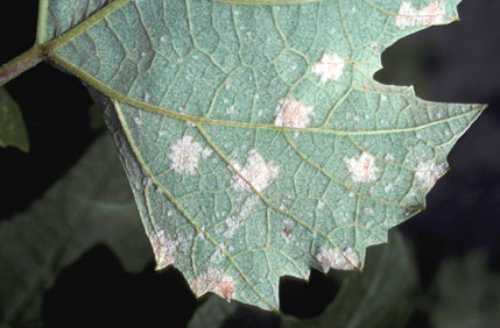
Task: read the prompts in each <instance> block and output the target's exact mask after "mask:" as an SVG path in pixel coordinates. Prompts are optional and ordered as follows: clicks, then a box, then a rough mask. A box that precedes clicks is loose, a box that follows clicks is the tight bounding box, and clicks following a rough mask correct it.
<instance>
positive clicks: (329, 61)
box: [311, 54, 345, 83]
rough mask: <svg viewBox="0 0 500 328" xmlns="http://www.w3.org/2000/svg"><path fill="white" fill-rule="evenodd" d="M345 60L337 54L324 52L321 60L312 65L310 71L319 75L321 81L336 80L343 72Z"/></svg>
mask: <svg viewBox="0 0 500 328" xmlns="http://www.w3.org/2000/svg"><path fill="white" fill-rule="evenodd" d="M344 66H345V61H344V60H343V59H342V58H340V57H339V56H338V55H337V54H333V55H327V54H324V55H323V57H321V60H320V61H319V62H317V63H315V64H314V65H313V67H312V68H311V71H312V72H313V73H314V74H318V75H319V76H321V82H323V83H325V82H327V81H336V80H338V79H339V78H340V77H341V76H342V73H343V72H344Z"/></svg>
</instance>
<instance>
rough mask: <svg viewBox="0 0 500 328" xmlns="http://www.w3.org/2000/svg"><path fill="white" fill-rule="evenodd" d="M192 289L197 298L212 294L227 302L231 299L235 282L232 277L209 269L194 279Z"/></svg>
mask: <svg viewBox="0 0 500 328" xmlns="http://www.w3.org/2000/svg"><path fill="white" fill-rule="evenodd" d="M194 287H195V290H196V294H197V295H198V296H201V295H203V294H205V293H207V292H213V293H215V294H217V295H219V296H221V297H223V298H225V299H226V300H227V301H228V302H229V301H231V299H232V298H233V294H234V290H235V281H234V279H233V277H230V276H227V275H224V274H223V273H222V272H220V271H218V270H215V269H213V268H210V267H209V268H208V269H207V270H206V271H205V272H204V273H203V274H201V275H200V276H199V277H197V278H196V281H195V282H194Z"/></svg>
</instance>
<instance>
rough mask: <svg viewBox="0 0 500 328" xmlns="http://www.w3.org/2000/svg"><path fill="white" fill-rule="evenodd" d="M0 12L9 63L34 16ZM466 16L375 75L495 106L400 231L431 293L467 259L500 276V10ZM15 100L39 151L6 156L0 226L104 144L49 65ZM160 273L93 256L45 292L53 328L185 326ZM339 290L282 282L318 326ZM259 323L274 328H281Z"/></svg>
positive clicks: (468, 4) (470, 9) (31, 6)
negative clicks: (448, 263)
mask: <svg viewBox="0 0 500 328" xmlns="http://www.w3.org/2000/svg"><path fill="white" fill-rule="evenodd" d="M0 8H1V13H2V15H1V16H2V17H3V18H2V19H0V31H1V34H0V35H1V38H0V63H4V62H6V61H8V60H9V59H11V58H13V57H15V56H17V55H18V54H20V53H22V52H24V51H25V50H27V49H29V48H30V46H31V45H32V43H33V42H34V38H35V31H36V19H37V17H36V16H37V5H36V1H9V2H6V3H2V6H1V7H0ZM459 13H460V17H461V21H460V22H458V23H454V24H451V25H447V26H440V27H432V28H429V29H427V30H425V31H422V32H419V33H417V34H415V35H412V36H410V37H407V38H405V39H403V40H401V41H399V42H398V43H396V44H395V45H394V46H393V47H391V48H390V49H389V50H387V51H386V52H385V53H384V56H383V63H384V67H385V68H384V69H383V70H382V71H381V72H379V73H377V75H376V78H377V79H379V80H380V81H382V82H384V83H390V84H398V85H415V88H416V92H417V94H418V95H419V96H420V97H422V98H425V99H429V100H434V101H447V102H465V103H488V104H489V108H488V109H487V110H486V111H485V112H484V114H483V115H482V116H481V117H480V118H479V120H478V121H477V122H476V123H475V124H474V125H473V126H472V128H471V129H470V130H469V131H468V132H467V133H466V134H465V135H464V137H463V138H462V139H461V140H460V141H459V142H458V143H457V145H456V146H455V148H454V149H453V151H452V152H451V154H450V156H449V162H450V165H451V168H452V170H451V171H450V172H449V173H448V174H447V175H446V176H445V177H444V178H443V179H441V180H440V181H439V182H438V184H437V185H436V187H435V188H434V189H433V190H432V192H431V193H430V194H429V197H428V208H427V210H426V211H425V212H423V213H422V214H419V215H418V216H417V217H415V218H413V219H411V220H409V221H407V222H406V223H404V224H402V225H401V226H400V230H401V231H402V232H403V233H404V234H405V236H407V237H408V239H410V240H411V241H412V243H413V245H414V249H415V254H416V257H417V261H418V267H419V273H420V277H421V284H422V290H423V291H425V290H426V289H429V288H430V285H431V283H432V281H433V277H434V276H435V274H436V271H437V270H438V268H439V265H440V263H442V261H443V260H444V259H447V258H451V257H463V256H464V255H465V254H466V253H468V252H469V251H471V250H476V249H483V250H485V251H486V252H487V254H488V264H489V266H490V269H491V270H492V271H495V272H500V220H499V219H500V18H499V17H500V1H498V0H464V1H463V4H461V5H460V6H459ZM7 16H8V18H9V19H6V18H7ZM7 89H8V91H9V92H10V93H11V95H12V96H13V97H14V98H15V99H16V100H17V101H18V103H19V104H20V106H21V108H22V110H23V116H24V118H25V120H26V124H27V128H28V133H29V136H30V143H31V151H30V153H29V154H24V153H22V152H20V151H18V150H16V149H13V148H8V149H0V181H2V182H1V185H0V199H1V200H2V201H1V206H0V220H8V219H9V217H11V216H12V215H13V214H14V213H16V212H19V211H22V210H24V209H25V208H26V207H27V206H29V204H30V203H32V202H33V201H34V200H35V199H37V198H38V197H40V196H41V194H42V193H43V192H44V190H46V189H47V188H48V187H50V186H51V185H52V184H53V183H54V182H55V181H56V180H57V179H58V178H59V177H60V176H61V175H63V174H64V173H65V172H66V171H67V170H69V169H70V168H71V166H72V165H73V164H75V163H76V161H77V160H78V159H79V157H80V156H81V155H82V153H83V151H84V150H85V149H86V147H87V146H88V145H89V144H90V143H91V142H92V140H93V139H94V138H95V137H96V135H97V132H96V131H95V130H94V129H92V128H91V127H90V126H91V125H90V122H91V117H90V115H89V110H88V108H89V106H90V105H91V104H92V101H91V99H90V97H89V95H88V93H87V91H86V89H85V88H84V87H83V85H81V83H80V82H78V81H77V80H76V79H75V78H73V77H70V76H68V75H65V74H63V73H61V72H60V71H58V70H55V69H54V68H53V67H51V66H50V65H48V64H40V65H39V66H37V67H36V68H35V69H33V70H31V71H28V72H27V73H25V74H24V75H22V76H21V77H20V78H18V79H16V80H14V81H12V82H11V83H9V84H8V85H7ZM153 267H154V266H153V263H151V265H150V266H149V267H148V268H147V269H146V270H145V271H144V272H143V273H142V274H140V275H131V274H128V273H126V272H125V271H124V270H123V269H122V267H121V265H120V262H119V260H118V259H117V258H116V257H115V256H114V254H113V253H112V252H111V251H110V250H109V249H107V248H106V247H104V246H97V247H96V248H94V249H92V250H91V251H90V252H88V253H86V254H85V255H84V256H83V257H82V258H81V259H80V260H79V261H78V262H77V263H75V264H74V265H72V266H70V267H68V268H66V269H65V270H64V271H63V272H62V274H61V275H60V276H59V278H58V279H57V281H56V283H55V285H54V286H53V287H52V288H51V289H50V290H48V291H47V292H46V293H45V297H44V305H43V320H44V322H45V325H46V326H47V327H59V326H61V327H63V326H64V327H67V326H72V327H74V326H75V325H77V326H80V325H81V326H87V327H95V326H97V323H99V325H103V326H106V323H107V324H108V326H112V327H118V326H121V325H122V324H131V323H132V322H134V323H136V324H139V325H140V327H150V326H153V324H154V325H155V326H158V325H159V324H161V325H162V326H168V327H184V326H185V325H186V323H187V321H188V320H189V318H190V316H191V315H192V313H193V311H194V310H195V308H196V306H198V304H199V303H198V302H197V301H196V300H195V298H194V296H193V295H192V294H191V292H190V291H189V289H188V287H187V285H186V283H185V282H184V279H183V278H182V276H181V275H180V274H179V273H178V272H177V271H176V270H172V269H170V270H167V271H166V272H164V273H161V274H158V273H155V272H154V271H153ZM457 274H459V273H457ZM336 291H337V286H336V284H335V283H334V282H333V281H331V280H329V279H327V278H325V277H324V276H323V275H322V274H320V273H318V272H315V271H313V273H312V278H311V281H310V282H309V284H307V283H305V282H300V281H296V280H287V279H282V284H281V287H280V296H281V300H282V304H281V307H282V309H283V311H284V312H286V313H292V314H295V315H297V316H300V317H313V316H316V315H318V314H319V313H321V311H322V310H323V309H324V307H325V306H326V305H327V304H328V303H329V302H330V301H331V300H332V299H333V297H334V296H335V293H336ZM464 297H466V295H464ZM249 316H251V315H250V314H249ZM240 319H241V320H242V321H240V322H238V324H237V325H236V324H235V326H238V327H244V326H245V322H247V324H248V325H249V326H250V324H249V323H248V318H244V316H243V318H240ZM75 320H76V321H75ZM167 322H168V324H166V323H167ZM260 322H261V325H262V326H263V325H264V322H266V325H265V326H266V327H267V326H272V325H273V324H275V323H276V321H275V320H274V319H265V320H264V321H260ZM252 325H253V327H258V325H255V323H253V324H252ZM408 327H419V328H425V327H428V317H427V315H426V314H425V313H424V312H423V311H420V310H417V311H416V312H415V314H414V315H413V316H412V318H411V320H410V323H409V324H408ZM479 328H480V327H479Z"/></svg>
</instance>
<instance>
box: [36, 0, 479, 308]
mask: <svg viewBox="0 0 500 328" xmlns="http://www.w3.org/2000/svg"><path fill="white" fill-rule="evenodd" d="M458 2H459V0H448V1H429V0H421V1H418V0H412V1H404V2H401V1H396V0H349V1H346V0H324V1H319V2H309V3H304V4H297V5H284V6H260V5H234V4H230V3H221V2H216V1H210V0H186V1H178V0H175V1H174V0H135V1H134V0H128V1H127V0H115V1H112V2H109V1H104V0H101V1H90V0H89V1H87V0H71V1H62V0H49V1H48V3H47V6H46V10H47V12H48V13H49V14H47V15H41V17H46V19H45V20H41V22H40V27H39V29H40V31H41V33H39V35H42V36H43V38H42V39H41V40H38V41H39V42H45V41H48V40H51V39H54V38H56V37H58V36H60V38H59V39H56V40H55V41H54V42H55V43H54V47H53V51H52V53H51V55H50V59H51V60H52V62H54V63H55V64H57V65H59V66H61V67H62V68H63V69H64V70H66V71H69V72H71V73H73V74H75V75H76V76H77V77H79V78H80V79H82V80H83V81H84V82H85V83H86V84H87V85H89V86H90V88H91V91H92V94H93V96H94V98H95V99H96V100H97V101H98V102H99V103H100V104H101V106H103V107H105V108H106V117H107V122H108V125H109V127H110V129H111V130H112V132H113V136H114V138H115V142H116V144H117V146H118V149H119V151H120V154H121V157H122V162H123V163H124V166H125V168H126V171H127V174H128V177H129V181H130V183H131V185H132V188H133V191H134V194H135V198H136V202H137V205H138V207H139V211H140V213H141V217H142V220H143V223H144V226H145V227H146V231H147V234H148V236H149V238H150V240H151V243H152V245H153V248H154V250H155V253H156V256H157V262H158V269H162V268H164V267H166V266H168V265H171V264H173V265H174V266H175V267H177V268H178V269H179V270H180V271H181V272H182V273H183V274H184V276H185V277H186V279H187V281H188V282H189V284H190V285H191V288H192V289H193V291H194V292H195V293H196V295H203V294H204V293H206V292H215V293H217V294H219V295H221V296H223V297H226V298H228V299H236V300H240V301H242V302H245V303H248V304H251V305H256V306H260V307H262V308H265V309H277V308H278V304H279V300H278V284H279V278H280V277H281V276H283V275H290V276H295V277H301V278H304V279H307V277H308V275H309V269H310V266H313V267H316V268H319V269H322V270H328V269H330V268H334V269H355V268H362V267H363V262H364V257H365V250H366V248H367V247H368V246H370V245H374V244H378V243H382V242H385V241H386V240H387V231H388V229H390V228H391V227H393V226H395V225H397V224H399V223H401V222H403V221H404V220H406V219H408V218H409V217H410V216H412V215H414V214H416V213H417V212H419V211H420V210H421V209H423V208H424V207H425V195H426V194H427V193H428V191H429V190H430V189H431V187H432V186H433V185H434V183H435V182H436V180H437V179H438V178H440V177H441V176H442V175H443V174H444V173H445V171H446V170H447V162H446V156H447V154H448V153H449V151H450V149H451V147H452V146H453V145H454V144H455V142H456V141H457V139H458V138H459V137H460V136H461V135H462V134H463V133H464V132H465V131H466V130H467V128H468V127H469V126H470V125H471V124H472V122H473V121H474V120H475V119H476V118H477V117H478V116H479V114H480V113H481V111H482V110H483V109H484V106H480V105H469V104H444V103H434V102H429V101H424V100H421V99H419V98H418V97H416V96H415V94H414V92H413V89H412V88H411V87H394V86H387V85H382V84H379V83H377V82H376V81H375V80H374V79H373V74H374V73H375V72H376V71H377V70H379V69H380V68H381V60H380V57H381V53H382V52H383V51H384V49H386V48H387V47H388V46H390V45H391V44H393V43H394V42H395V41H396V40H398V39H400V38H402V37H404V36H406V35H408V34H411V33H414V32H416V31H418V30H420V29H423V28H425V27H428V26H430V25H438V24H445V23H449V22H451V21H454V20H456V19H457V18H456V17H457V13H456V5H457V3H458ZM248 3H250V1H248ZM42 10H43V7H42ZM78 23H80V24H78Z"/></svg>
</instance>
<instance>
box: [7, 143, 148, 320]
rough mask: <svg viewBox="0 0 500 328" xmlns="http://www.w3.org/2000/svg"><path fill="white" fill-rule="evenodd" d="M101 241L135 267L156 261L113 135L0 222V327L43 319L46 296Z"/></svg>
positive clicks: (128, 267)
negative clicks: (40, 194) (22, 209)
mask: <svg viewBox="0 0 500 328" xmlns="http://www.w3.org/2000/svg"><path fill="white" fill-rule="evenodd" d="M97 244H104V245H106V246H107V247H109V248H110V249H111V250H112V251H113V252H114V253H115V254H116V255H117V256H118V257H119V258H120V260H121V262H122V265H123V266H124V268H125V269H126V270H128V271H130V272H139V271H141V270H142V269H143V268H144V266H145V265H146V264H147V263H148V262H150V261H151V260H152V256H151V251H150V245H149V242H148V240H147V238H145V236H144V229H143V228H142V227H141V221H140V219H139V214H138V213H137V210H136V208H135V204H134V202H133V196H132V193H131V192H130V190H129V187H128V183H127V179H126V176H125V174H124V173H123V169H122V168H121V164H120V161H119V159H118V157H117V156H116V154H115V149H114V145H113V142H112V140H111V139H110V138H109V136H105V137H100V138H99V139H98V140H97V141H96V142H95V144H94V145H93V146H92V147H91V148H90V149H89V150H88V151H87V153H86V154H85V155H84V156H83V158H82V159H81V162H79V163H78V164H77V165H76V167H75V168H74V169H72V170H71V172H69V173H68V174H67V175H66V176H65V177H64V178H62V179H61V180H60V181H59V182H57V183H56V184H55V185H54V186H53V187H52V188H50V189H49V191H48V192H47V193H46V194H45V195H44V196H43V197H42V199H40V200H38V201H36V202H35V203H34V204H33V205H32V206H30V208H28V209H27V210H26V211H25V212H23V213H20V214H18V215H15V216H14V217H12V218H10V219H7V220H2V221H1V222H0V277H1V279H0V327H4V326H9V325H10V326H12V327H27V326H32V325H33V323H36V322H38V321H39V320H40V315H41V313H40V311H41V302H42V294H43V292H44V291H45V290H46V289H48V288H49V287H50V286H51V285H52V283H53V281H54V280H55V279H56V277H57V275H58V273H59V272H60V271H61V270H62V269H63V268H64V267H66V266H68V265H70V264H71V263H73V262H74V261H76V260H77V259H78V258H79V257H80V256H81V255H82V254H83V253H85V252H86V251H88V250H89V249H90V248H92V247H94V246H96V245H97Z"/></svg>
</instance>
